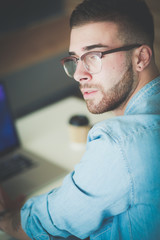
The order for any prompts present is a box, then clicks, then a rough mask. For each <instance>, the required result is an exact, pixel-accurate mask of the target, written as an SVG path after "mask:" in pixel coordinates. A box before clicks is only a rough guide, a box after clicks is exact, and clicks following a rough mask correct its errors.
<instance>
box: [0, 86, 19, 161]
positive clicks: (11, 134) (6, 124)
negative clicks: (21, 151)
mask: <svg viewBox="0 0 160 240" xmlns="http://www.w3.org/2000/svg"><path fill="white" fill-rule="evenodd" d="M18 145H19V141H18V137H17V134H16V130H15V127H14V121H13V119H12V115H11V111H10V109H9V105H8V101H7V96H6V92H5V88H4V85H3V84H2V83H0V156H1V155H3V154H5V153H7V152H9V151H11V150H13V149H14V148H16V147H17V146H18Z"/></svg>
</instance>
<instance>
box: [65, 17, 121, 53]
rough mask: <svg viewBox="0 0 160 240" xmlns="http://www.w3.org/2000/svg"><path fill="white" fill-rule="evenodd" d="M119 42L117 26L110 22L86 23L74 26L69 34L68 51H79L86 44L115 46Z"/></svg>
mask: <svg viewBox="0 0 160 240" xmlns="http://www.w3.org/2000/svg"><path fill="white" fill-rule="evenodd" d="M119 43H121V42H120V38H118V26H117V25H116V24H115V23H112V22H97V23H87V24H84V25H82V26H77V27H74V28H73V29H72V30H71V35H70V47H69V50H70V51H79V50H80V49H81V50H82V49H83V48H85V47H86V46H90V45H95V44H102V45H107V46H109V47H110V46H117V44H119Z"/></svg>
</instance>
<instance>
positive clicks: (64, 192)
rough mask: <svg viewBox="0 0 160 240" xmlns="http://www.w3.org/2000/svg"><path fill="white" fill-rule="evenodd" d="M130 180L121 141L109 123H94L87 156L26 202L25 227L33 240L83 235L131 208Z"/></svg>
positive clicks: (24, 212) (22, 218)
mask: <svg viewBox="0 0 160 240" xmlns="http://www.w3.org/2000/svg"><path fill="white" fill-rule="evenodd" d="M131 185H132V184H131V178H130V174H129V170H128V166H127V163H126V159H125V155H124V152H123V147H122V146H121V144H120V141H119V140H118V139H116V138H114V137H113V136H111V134H110V133H109V132H107V130H106V129H104V128H101V127H96V128H93V129H92V130H91V131H90V133H89V136H88V142H87V149H86V152H85V154H84V156H83V158H82V159H81V161H80V163H79V164H78V165H76V167H75V170H74V171H73V172H72V173H70V174H69V175H67V176H66V177H65V179H64V181H63V184H62V186H61V187H60V188H57V189H54V190H53V191H51V192H49V193H47V194H44V195H42V196H39V197H36V198H33V199H30V200H29V201H28V202H27V203H26V204H25V205H24V207H23V208H22V210H21V221H22V227H23V229H24V231H25V232H26V233H27V234H28V235H29V236H30V237H31V238H32V239H42V236H43V240H47V239H57V238H54V237H58V236H59V237H64V238H67V237H69V236H71V235H73V236H76V237H78V238H81V239H84V238H86V237H88V236H90V235H91V234H92V233H94V232H95V231H97V229H98V228H99V227H100V226H101V225H102V224H103V221H104V220H105V221H106V219H107V218H108V219H109V218H110V217H113V216H115V215H117V214H120V213H122V212H123V211H125V210H126V209H127V208H128V207H129V205H130V202H131V188H132V186H131ZM51 236H52V237H51ZM38 237H39V238H38ZM49 237H50V238H49ZM75 239H76V238H75Z"/></svg>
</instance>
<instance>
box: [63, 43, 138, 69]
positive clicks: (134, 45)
mask: <svg viewBox="0 0 160 240" xmlns="http://www.w3.org/2000/svg"><path fill="white" fill-rule="evenodd" d="M141 46H142V44H138V43H137V44H131V45H127V46H123V47H119V48H114V49H110V50H107V51H104V52H100V51H92V52H87V53H85V54H83V55H82V56H81V57H80V58H77V57H73V56H69V57H65V58H63V59H61V63H62V65H63V64H64V63H65V61H67V60H71V59H72V60H75V62H77V61H78V60H81V61H83V59H84V58H85V56H86V55H88V54H90V53H99V54H101V55H100V58H102V57H103V56H104V55H106V54H110V53H115V52H122V51H129V50H132V49H133V48H138V47H141Z"/></svg>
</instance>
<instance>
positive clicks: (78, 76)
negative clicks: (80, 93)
mask: <svg viewBox="0 0 160 240" xmlns="http://www.w3.org/2000/svg"><path fill="white" fill-rule="evenodd" d="M74 79H75V80H76V81H77V82H79V83H80V82H82V81H90V80H91V79H92V75H91V74H90V73H89V72H88V71H87V70H86V69H85V67H84V65H83V62H82V61H78V63H77V67H76V71H75V73H74Z"/></svg>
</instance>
